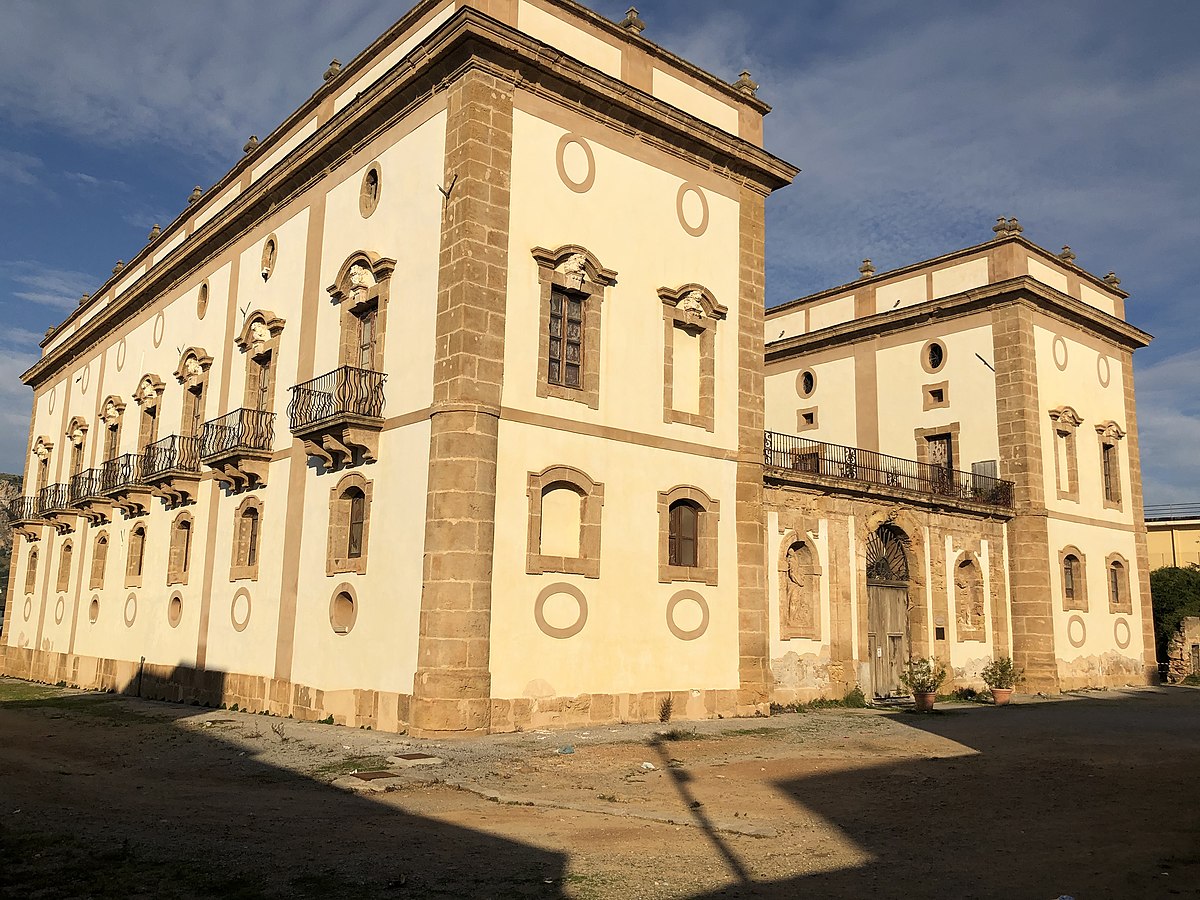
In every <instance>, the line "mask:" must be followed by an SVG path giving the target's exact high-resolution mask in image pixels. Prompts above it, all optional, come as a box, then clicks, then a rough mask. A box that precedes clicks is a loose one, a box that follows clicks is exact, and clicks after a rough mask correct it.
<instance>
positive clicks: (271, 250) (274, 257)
mask: <svg viewBox="0 0 1200 900" xmlns="http://www.w3.org/2000/svg"><path fill="white" fill-rule="evenodd" d="M278 262H279V239H278V238H277V237H275V234H274V232H272V233H271V234H269V235H267V237H266V239H265V240H264V241H263V245H262V261H261V263H262V268H261V269H260V270H259V274H260V275H262V280H263V281H266V280H267V279H269V278H270V277H271V276H272V275H273V274H274V273H275V265H276V264H277V263H278Z"/></svg>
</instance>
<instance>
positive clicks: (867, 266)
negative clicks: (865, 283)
mask: <svg viewBox="0 0 1200 900" xmlns="http://www.w3.org/2000/svg"><path fill="white" fill-rule="evenodd" d="M858 272H859V274H860V275H862V277H863V278H870V277H871V276H872V275H874V274H875V266H874V265H872V264H871V261H870V260H869V259H864V260H863V261H862V265H861V266H859V267H858Z"/></svg>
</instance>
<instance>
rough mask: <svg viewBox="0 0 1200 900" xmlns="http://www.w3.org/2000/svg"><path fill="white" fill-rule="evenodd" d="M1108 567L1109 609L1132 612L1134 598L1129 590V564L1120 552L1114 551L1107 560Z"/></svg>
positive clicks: (1115, 611) (1116, 611) (1111, 610)
mask: <svg viewBox="0 0 1200 900" xmlns="http://www.w3.org/2000/svg"><path fill="white" fill-rule="evenodd" d="M1105 562H1106V564H1107V569H1108V611H1109V612H1114V613H1120V612H1123V613H1132V612H1133V598H1132V597H1131V596H1130V592H1129V564H1128V563H1126V562H1125V558H1124V557H1123V556H1121V555H1120V554H1117V553H1113V554H1111V555H1110V556H1109V557H1108V559H1107V560H1106V561H1105Z"/></svg>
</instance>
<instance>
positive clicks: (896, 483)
mask: <svg viewBox="0 0 1200 900" xmlns="http://www.w3.org/2000/svg"><path fill="white" fill-rule="evenodd" d="M763 461H764V463H765V464H766V466H767V474H768V475H771V474H772V473H780V474H786V476H787V477H790V478H799V479H800V480H806V481H812V482H817V483H820V484H822V485H828V486H831V487H836V486H838V485H841V486H844V487H847V488H851V489H854V490H856V491H860V492H871V493H883V494H893V495H897V496H904V497H915V498H916V499H920V500H923V501H926V502H931V503H934V504H938V505H945V504H949V505H954V506H970V507H987V508H989V509H994V510H1000V511H1003V512H1006V513H1007V512H1011V511H1012V508H1013V487H1014V485H1013V482H1011V481H1004V480H1002V479H1000V478H993V477H991V476H990V475H982V474H978V473H975V472H963V471H960V470H958V469H952V468H949V467H946V466H938V465H934V464H932V463H922V462H917V461H915V460H911V459H902V458H900V457H897V456H888V455H887V454H884V453H877V452H875V451H874V450H863V449H861V448H859V447H846V446H842V445H840V444H827V443H824V442H823V441H814V440H811V439H809V438H802V437H796V436H795V435H790V434H780V433H779V432H774V431H768V432H766V436H765V440H764V446H763Z"/></svg>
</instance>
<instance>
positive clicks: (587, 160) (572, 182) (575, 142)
mask: <svg viewBox="0 0 1200 900" xmlns="http://www.w3.org/2000/svg"><path fill="white" fill-rule="evenodd" d="M555 159H556V162H557V166H558V177H559V178H560V179H561V180H562V183H563V184H565V185H566V186H567V187H569V188H570V189H571V190H573V191H574V192H575V193H577V194H586V193H587V192H588V191H590V190H591V189H592V185H593V184H595V183H596V157H595V156H594V155H593V154H592V147H591V145H590V144H589V143H588V142H587V141H586V140H584V139H583V138H582V137H580V136H579V135H577V134H571V133H570V132H568V133H567V134H564V135H563V136H562V137H561V138H559V139H558V150H557V151H556V156H555Z"/></svg>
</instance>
